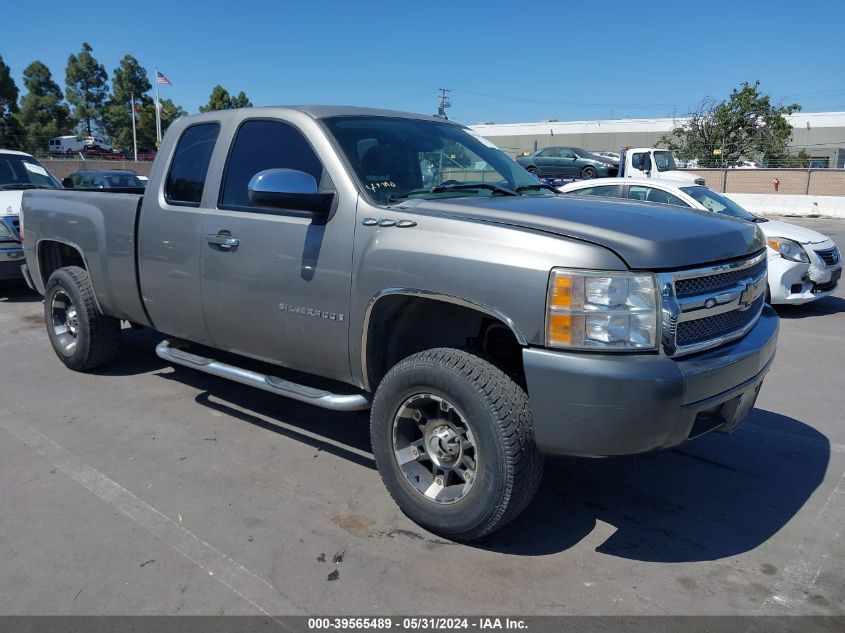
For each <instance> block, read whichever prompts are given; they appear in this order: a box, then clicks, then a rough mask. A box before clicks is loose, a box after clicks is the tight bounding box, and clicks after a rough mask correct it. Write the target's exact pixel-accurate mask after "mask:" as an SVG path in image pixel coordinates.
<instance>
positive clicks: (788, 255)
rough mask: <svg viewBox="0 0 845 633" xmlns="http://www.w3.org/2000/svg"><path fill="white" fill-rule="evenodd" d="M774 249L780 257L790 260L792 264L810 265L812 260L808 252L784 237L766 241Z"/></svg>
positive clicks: (771, 238)
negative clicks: (802, 263)
mask: <svg viewBox="0 0 845 633" xmlns="http://www.w3.org/2000/svg"><path fill="white" fill-rule="evenodd" d="M766 241H767V242H768V243H769V246H771V247H772V248H773V249H775V250H776V251H777V252H778V253H780V256H781V257H783V258H784V259H788V260H789V261H791V262H804V263H805V264H809V263H810V258H809V257H808V256H807V251H805V250H804V248H803V247H802V246H801V245H800V244H799V243H798V242H795V241H793V240H787V239H785V238H783V237H770V238H769V239H768V240H766Z"/></svg>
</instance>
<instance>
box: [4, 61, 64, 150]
mask: <svg viewBox="0 0 845 633" xmlns="http://www.w3.org/2000/svg"><path fill="white" fill-rule="evenodd" d="M23 83H24V86H25V87H26V89H27V93H26V94H25V95H24V96H23V98H22V99H21V108H20V112H18V121H19V122H20V124H21V127H22V128H23V131H24V137H25V145H24V148H25V149H26V151H28V152H30V153H33V154H34V153H44V152H46V151H47V150H48V147H47V140H48V139H50V138H52V137H54V136H61V135H63V134H69V133H70V132H71V131H72V130H73V128H74V125H75V122H74V121H73V119H72V118H71V116H70V110H69V108H68V107H67V105H66V104H65V103H63V101H64V98H63V96H62V90H61V88H59V85H58V84H57V83H56V82H55V81H53V76H52V74H51V73H50V69H49V68H47V66H46V65H45V64H44V63H42V62H40V61H34V62H32V63H31V64H30V65H29V66H27V67H26V68H25V69H24V71H23Z"/></svg>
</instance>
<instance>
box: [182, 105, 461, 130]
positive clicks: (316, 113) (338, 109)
mask: <svg viewBox="0 0 845 633" xmlns="http://www.w3.org/2000/svg"><path fill="white" fill-rule="evenodd" d="M243 110H255V111H256V113H262V112H263V113H267V112H280V111H282V112H283V111H295V112H302V113H305V114H307V115H308V116H310V117H312V118H314V119H325V118H328V117H335V116H386V117H396V118H402V119H423V120H429V121H440V122H444V121H445V122H448V123H453V124H455V125H459V124H458V123H455V122H454V121H449V120H448V119H442V118H440V117H436V116H428V115H425V114H416V113H414V112H402V111H400V110H384V109H381V108H363V107H358V106H343V105H279V106H260V107H253V108H236V109H234V110H215V111H214V112H206V113H203V114H199V115H197V114H194V115H190V117H191V118H194V117H209V116H211V117H214V118H219V117H221V116H222V117H226V116H227V113H229V112H232V113H234V112H242V111H243ZM280 113H281V112H280ZM232 116H234V114H233V115H232Z"/></svg>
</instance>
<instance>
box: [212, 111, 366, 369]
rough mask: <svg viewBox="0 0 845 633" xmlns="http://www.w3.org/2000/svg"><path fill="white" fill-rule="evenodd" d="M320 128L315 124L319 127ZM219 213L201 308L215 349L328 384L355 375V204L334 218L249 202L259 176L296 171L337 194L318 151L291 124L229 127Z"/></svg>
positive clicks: (343, 206)
mask: <svg viewBox="0 0 845 633" xmlns="http://www.w3.org/2000/svg"><path fill="white" fill-rule="evenodd" d="M315 125H316V124H315ZM228 134H231V135H232V143H231V148H230V150H229V153H228V156H227V158H226V165H225V167H224V169H223V171H222V175H221V178H220V191H219V196H218V202H217V207H216V208H209V209H205V210H204V222H203V229H202V234H203V238H204V240H205V243H204V244H203V245H202V256H201V262H202V263H201V265H202V298H203V299H202V300H203V314H204V318H205V323H206V325H207V327H208V330H209V333H210V335H211V338H212V340H213V342H214V345H215V347H219V348H221V349H226V350H229V351H233V352H236V353H239V354H244V355H247V356H251V357H255V358H260V359H264V360H270V361H272V362H277V363H279V364H282V365H285V366H287V367H291V368H294V369H298V370H302V371H307V372H311V373H317V374H320V375H323V376H327V377H331V378H337V379H340V380H344V379H347V378H348V376H349V351H348V333H349V332H348V327H349V322H348V315H349V305H350V290H351V264H352V243H353V239H352V238H353V234H354V226H355V205H356V203H357V199H356V198H350V197H349V196H346V197H345V198H342V197H338V198H336V200H337V205H338V206H337V208H336V210H335V212H334V214H333V215H332V216H331V217H330V219H328V221H326V220H325V218H319V217H316V216H314V215H313V214H309V213H307V212H302V211H293V210H290V211H288V210H285V209H275V208H274V209H269V208H261V207H257V206H254V205H252V204H251V203H250V200H249V195H248V190H247V185H248V183H249V181H250V179H251V178H252V177H253V176H254V175H255V174H257V173H258V172H260V171H263V170H266V169H274V168H285V169H296V170H299V171H303V172H305V173H308V174H311V175H312V176H313V177H314V179H315V180H316V181H317V183H318V184H319V185H320V188H321V189H332V188H333V185H332V184H331V182H332V181H331V177H330V175H329V174H328V172H327V171H326V170H325V169H324V164H325V161H324V160H321V159H320V157H319V156H318V154H317V152H316V151H315V149H314V147H312V144H311V143H310V142H309V140H308V139H307V138H306V136H305V135H304V134H303V133H302V132H301V131H300V129H299V128H298V127H297V126H295V125H294V124H293V123H291V122H288V121H284V120H281V119H268V118H246V119H244V120H241V121H240V122H239V123H238V122H237V121H236V122H234V123H233V124H232V130H231V131H230V132H227V136H228Z"/></svg>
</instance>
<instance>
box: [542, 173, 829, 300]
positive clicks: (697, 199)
mask: <svg viewBox="0 0 845 633" xmlns="http://www.w3.org/2000/svg"><path fill="white" fill-rule="evenodd" d="M558 190H559V191H560V192H562V193H565V194H570V195H582V196H606V197H610V198H627V199H629V200H638V201H643V202H655V203H660V204H671V205H676V206H680V207H688V208H692V209H700V210H704V211H713V212H715V213H721V214H724V215H727V216H730V217H732V218H739V219H741V220H746V221H748V222H755V223H758V224H759V225H760V228H761V229H762V230H763V235H765V236H766V242H767V244H768V248H767V251H768V259H769V301H770V302H771V303H792V304H801V303H807V302H808V301H814V300H815V299H821V298H822V297H826V296H828V295H829V294H830V293H832V292H833V291H834V290H835V289H836V284H837V283H838V281H839V278H840V276H841V275H842V262H841V259H840V255H839V249H838V248H837V247H836V244H834V243H833V240H831V239H830V238H829V237H827V236H826V235H822V234H821V233H818V232H817V231H813V230H810V229H805V228H803V227H800V226H795V225H794V224H788V223H786V222H777V221H775V220H767V219H766V218H761V217H758V216H756V215H752V214H751V213H749V212H748V211H746V210H745V209H743V208H742V207H741V206H739V205H738V204H737V203H736V202H734V201H733V200H731V199H730V198H727V197H725V196H723V195H721V194H718V193H716V192H715V191H713V190H712V189H708V188H707V187H703V186H701V185H692V184H686V183H681V182H678V183H677V184H673V183H671V182H669V181H665V180H661V181H655V180H639V179H638V180H633V179H630V178H602V179H600V180H591V181H588V182H586V181H582V182H573V183H570V184H568V185H564V186H562V187H559V189H558Z"/></svg>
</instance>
